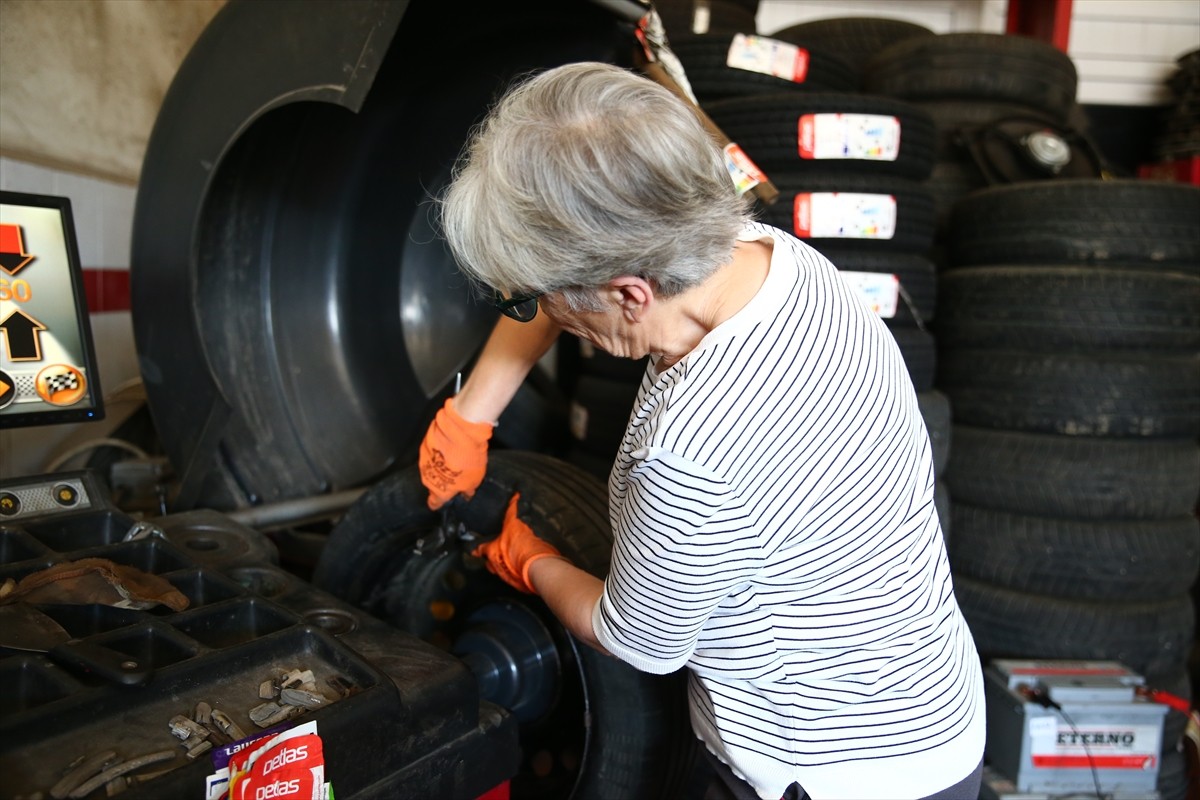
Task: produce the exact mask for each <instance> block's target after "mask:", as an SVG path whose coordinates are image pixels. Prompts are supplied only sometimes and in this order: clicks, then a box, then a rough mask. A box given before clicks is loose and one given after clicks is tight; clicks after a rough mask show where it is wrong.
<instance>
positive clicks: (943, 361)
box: [0, 0, 1200, 800]
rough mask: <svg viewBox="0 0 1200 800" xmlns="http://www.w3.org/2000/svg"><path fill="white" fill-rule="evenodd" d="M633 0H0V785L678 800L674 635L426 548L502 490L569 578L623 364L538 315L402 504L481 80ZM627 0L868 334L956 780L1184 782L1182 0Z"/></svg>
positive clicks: (679, 730) (1191, 652)
mask: <svg viewBox="0 0 1200 800" xmlns="http://www.w3.org/2000/svg"><path fill="white" fill-rule="evenodd" d="M648 8H649V4H644V6H643V4H642V3H640V0H569V2H568V1H567V0H529V2H526V3H522V4H520V5H519V6H516V5H514V6H512V7H508V6H506V7H505V8H504V9H503V10H500V9H498V8H496V7H494V6H493V5H491V4H488V5H484V4H480V3H470V2H449V1H448V0H408V1H407V2H406V1H405V0H351V1H350V2H337V1H336V0H272V1H271V2H265V1H264V0H174V1H173V2H170V3H167V2H161V0H64V2H58V3H45V2H38V1H37V0H0V109H2V112H0V192H2V193H3V194H2V196H0V197H2V199H0V213H2V216H0V229H2V231H0V232H2V233H3V236H2V238H0V268H2V269H3V273H0V333H3V339H2V341H0V345H3V348H4V349H3V351H2V352H0V357H2V358H0V630H3V631H6V632H0V637H2V638H0V676H3V680H0V775H3V776H5V777H4V778H3V779H2V780H0V797H5V798H13V800H18V799H19V800H33V798H39V799H41V798H52V797H53V798H61V797H79V798H83V797H87V798H96V797H102V796H107V797H112V796H121V797H127V798H130V800H137V799H138V798H169V797H178V798H185V797H187V798H219V797H221V796H222V791H225V792H227V791H228V785H229V781H230V773H231V770H230V765H231V764H233V765H235V766H236V765H238V764H241V763H243V762H242V761H241V759H243V758H245V756H246V754H247V753H252V752H257V751H258V749H259V748H263V746H264V745H266V744H267V743H272V744H279V743H286V742H292V745H293V748H295V747H296V746H304V747H306V748H307V753H308V755H306V756H305V758H304V761H303V765H304V767H305V769H306V770H308V771H307V772H305V773H304V774H305V776H307V777H306V778H305V780H307V781H308V782H309V783H308V784H305V787H304V789H303V792H307V793H305V794H303V796H305V797H308V796H313V797H318V796H322V797H323V796H328V797H332V796H333V795H332V793H327V794H321V792H322V791H324V792H329V789H328V787H329V786H332V789H333V791H336V793H337V796H338V797H343V798H363V799H364V800H372V799H374V798H380V799H381V800H382V798H430V799H431V800H474V799H475V798H480V799H481V800H482V799H486V800H502V799H503V798H513V799H514V800H542V799H545V800H558V799H559V798H562V799H564V800H566V799H567V798H570V799H571V800H655V799H656V798H661V799H662V800H676V799H678V800H708V799H709V798H710V797H714V796H715V795H712V794H711V792H712V788H711V781H712V776H711V770H710V768H709V767H708V765H707V762H706V760H705V759H704V758H703V754H702V748H703V745H702V744H700V742H699V741H698V740H697V739H696V738H695V736H694V735H693V733H692V731H691V727H690V724H689V721H688V714H687V697H686V675H685V673H686V670H681V671H680V672H679V673H673V674H669V675H663V676H655V675H650V674H647V673H642V672H638V671H636V670H634V669H633V668H632V667H629V666H628V665H626V664H624V663H622V662H620V661H617V660H615V659H611V658H607V657H604V656H602V655H600V654H598V653H596V652H595V651H593V650H591V649H590V648H588V647H586V646H584V645H583V644H581V643H579V642H578V641H576V640H575V639H574V638H573V637H572V636H571V635H570V634H569V633H567V631H566V630H565V629H564V628H563V627H562V626H561V625H560V624H559V623H558V622H557V621H556V620H555V618H554V616H553V615H552V614H551V613H550V612H549V611H548V610H547V608H546V607H545V606H544V604H542V603H541V602H540V601H539V600H538V598H537V597H536V596H530V595H523V594H519V593H517V592H515V591H513V590H511V589H509V588H507V587H506V586H505V585H504V584H503V583H501V582H500V581H499V580H497V579H496V578H494V577H493V576H492V575H490V574H489V573H488V572H487V571H486V570H485V569H484V565H483V563H482V562H481V561H480V559H478V558H476V557H473V556H472V555H470V552H469V551H470V548H471V547H472V546H473V545H474V543H476V542H478V541H480V540H485V539H491V538H493V537H495V536H497V535H498V533H499V531H500V528H501V525H502V521H503V517H504V512H505V503H506V501H507V499H508V498H509V497H511V496H512V494H513V492H514V491H517V490H519V491H521V492H522V493H524V494H525V495H526V496H529V497H533V498H535V500H536V503H535V505H536V508H534V510H533V511H532V512H531V516H530V520H529V522H530V524H531V525H532V526H533V528H534V529H535V530H536V531H538V532H539V534H540V535H543V536H546V537H548V538H551V539H552V540H554V541H555V543H556V544H557V546H559V547H560V548H561V549H562V550H563V552H564V553H565V554H567V555H569V556H570V557H571V559H572V560H573V561H575V563H577V564H578V565H579V566H581V567H583V568H584V569H586V570H588V571H589V572H592V573H593V574H596V575H598V576H600V577H603V576H604V575H605V574H606V573H607V570H608V564H609V558H610V552H609V551H610V550H611V547H612V539H613V534H612V531H611V529H610V523H609V511H608V500H607V478H608V473H609V470H610V468H611V466H612V461H613V455H614V453H615V452H616V450H617V448H618V446H619V445H620V442H621V439H622V436H623V434H624V432H625V428H626V425H627V423H628V420H629V409H630V407H631V404H632V403H633V401H634V398H635V395H636V394H637V392H638V388H639V385H640V384H641V381H642V376H643V374H644V373H645V370H646V365H647V363H646V359H642V360H640V361H632V360H628V359H620V358H616V357H614V356H611V355H608V354H607V353H604V352H603V351H601V350H599V349H597V348H595V347H593V346H592V345H591V344H590V343H589V342H587V341H585V340H582V339H579V338H576V337H573V336H571V335H570V334H566V333H564V334H563V335H562V336H561V337H560V339H559V340H558V341H557V343H556V345H555V347H554V348H553V350H552V352H551V354H550V355H548V356H547V357H546V358H545V359H543V360H542V362H541V363H539V365H538V367H537V368H536V369H535V370H534V371H533V372H532V373H531V374H530V375H529V377H528V378H527V379H526V381H525V383H524V384H523V385H522V386H521V388H520V389H519V390H518V392H517V395H516V397H515V398H514V400H513V402H512V403H511V404H510V405H509V407H508V409H507V410H506V412H505V414H504V415H502V416H501V417H500V419H499V422H498V425H497V427H496V431H495V436H494V439H493V441H492V445H491V453H490V458H489V462H488V465H489V466H488V474H487V476H486V478H485V480H484V483H483V484H482V486H481V487H480V489H479V491H478V492H477V494H476V496H475V498H474V499H472V501H471V502H470V503H461V504H456V505H455V506H454V509H453V511H452V512H450V513H442V514H438V513H434V512H431V511H430V510H429V508H428V507H427V505H426V502H425V498H426V490H425V489H424V487H423V486H422V484H421V481H420V476H419V474H418V470H417V467H416V461H417V449H418V445H419V444H420V442H421V439H422V436H423V435H424V434H425V431H426V430H427V428H428V427H429V425H430V423H431V421H432V419H433V417H434V414H435V413H436V412H437V411H438V409H439V408H440V407H441V406H442V405H443V403H444V402H445V401H446V399H447V398H448V397H450V396H452V395H453V394H454V392H455V391H456V385H457V383H459V382H461V380H462V378H463V376H464V375H468V374H470V371H471V368H472V366H473V364H474V363H475V360H476V359H477V358H478V356H479V352H480V349H481V348H482V346H483V344H484V342H485V340H486V338H487V336H488V334H489V332H490V331H491V330H492V327H493V325H494V324H495V322H496V320H497V318H498V314H497V313H496V312H495V311H494V310H493V309H492V308H491V306H490V305H489V303H487V302H485V301H484V300H482V299H481V298H480V297H478V296H477V294H476V293H475V292H473V291H472V289H471V287H470V286H469V284H468V282H467V280H466V279H465V278H464V277H463V275H462V274H461V272H460V271H459V270H458V268H457V265H456V264H455V262H454V258H453V256H452V255H451V254H450V252H449V250H448V248H447V247H446V246H445V245H444V243H443V241H442V239H441V238H440V234H439V231H438V229H437V225H436V222H435V215H434V213H433V206H432V203H431V198H433V197H435V196H436V195H437V194H438V193H439V191H440V190H442V189H443V188H444V187H445V185H446V184H447V182H448V181H449V180H450V177H451V174H452V169H453V166H454V164H455V160H456V158H457V157H458V155H459V153H460V150H461V148H462V146H463V143H464V141H465V140H466V138H467V136H468V134H469V132H470V131H471V130H472V127H473V126H474V125H475V124H476V123H478V122H479V120H480V119H481V118H482V115H483V113H484V112H485V111H486V109H487V108H488V107H489V105H490V104H491V103H493V102H494V101H495V100H496V99H497V97H498V96H499V94H500V93H501V92H502V90H503V88H504V87H505V86H507V85H509V84H510V83H511V82H512V81H513V80H515V79H516V78H518V77H519V76H522V75H525V74H528V73H530V72H532V71H538V70H543V69H546V68H549V67H553V66H557V65H561V64H566V63H569V62H574V61H603V62H609V63H612V64H616V65H618V66H622V67H628V68H630V69H638V68H639V64H640V61H639V56H638V50H637V47H636V45H635V42H636V40H635V38H634V35H633V31H634V29H635V27H636V25H637V21H638V20H639V19H640V18H644V14H645V13H646V11H647V10H648ZM653 9H654V11H655V12H656V14H657V16H658V18H659V19H660V20H661V22H662V25H663V27H664V29H665V31H666V35H667V39H668V42H669V46H670V49H671V51H672V52H673V53H674V54H675V55H676V56H678V59H679V62H680V64H681V65H682V68H683V73H684V74H685V75H686V78H687V82H688V84H689V87H688V88H689V89H690V92H691V96H692V97H693V98H694V101H695V105H696V108H697V110H698V111H699V112H701V113H702V114H703V115H704V116H705V117H706V118H707V119H708V120H711V122H712V123H713V124H714V125H715V127H716V128H717V129H719V131H720V133H721V134H722V135H723V136H724V137H726V138H727V140H729V141H731V142H733V143H736V144H737V145H738V146H739V147H740V148H741V151H742V152H743V153H744V155H745V156H746V157H747V158H749V159H750V160H751V161H752V162H753V163H754V164H755V165H757V167H759V168H761V170H762V172H763V173H765V177H766V180H765V181H764V182H763V183H762V184H760V185H759V186H758V187H756V188H755V189H754V190H753V191H754V192H755V194H756V196H757V200H756V206H755V207H756V214H757V217H758V219H760V220H762V221H763V222H765V223H767V224H770V225H773V226H775V227H778V228H780V229H782V230H785V231H787V232H788V233H791V234H793V235H795V236H797V237H798V238H800V239H801V240H803V241H805V242H806V243H807V244H809V245H811V246H812V247H814V248H816V249H817V250H818V251H820V252H821V253H822V254H824V255H825V256H827V257H828V258H829V260H830V261H831V262H833V264H835V265H836V266H837V268H838V269H839V270H840V271H842V272H843V274H844V276H845V279H846V280H847V282H848V283H850V284H851V285H852V286H853V287H854V288H855V290H856V291H857V292H858V293H859V294H860V295H861V296H862V298H863V299H864V302H866V303H867V304H868V305H869V306H871V307H872V308H873V309H874V310H875V311H876V312H877V313H878V314H879V315H880V316H881V317H883V319H884V322H885V324H886V326H887V328H888V330H889V332H890V333H891V334H892V336H893V337H894V339H895V342H896V344H897V346H898V348H899V351H900V353H901V354H902V356H903V358H904V362H905V365H906V367H907V369H908V373H909V378H910V379H911V382H912V384H913V388H914V390H915V392H916V396H917V400H918V402H919V405H920V410H921V415H922V417H923V419H924V422H925V425H926V427H927V429H928V434H929V438H930V442H931V445H932V450H933V459H934V468H935V476H936V481H937V482H936V495H935V498H936V502H937V511H938V516H939V519H940V523H941V528H942V533H943V536H944V540H945V546H946V553H947V557H948V559H949V564H950V569H951V571H952V573H953V579H954V592H955V596H956V598H957V601H958V604H959V605H960V606H961V608H962V610H963V614H964V616H965V617H966V620H967V622H968V623H969V625H970V628H971V632H972V635H973V637H974V639H975V644H976V647H977V648H978V650H979V653H980V656H981V657H982V658H983V663H984V667H985V678H986V682H985V686H986V691H987V706H988V741H987V748H986V751H985V764H986V766H985V771H984V783H983V787H982V789H981V792H980V795H979V797H981V798H996V799H997V800H1000V799H1001V798H1003V799H1004V800H1018V799H1019V800H1050V799H1051V798H1084V797H1093V798H1094V797H1101V798H1111V799H1112V800H1143V798H1144V799H1145V800H1153V799H1154V798H1159V799H1160V800H1185V799H1186V800H1196V799H1197V798H1200V759H1198V755H1197V754H1198V753H1200V716H1197V715H1196V713H1195V711H1194V710H1193V701H1192V698H1193V691H1194V690H1193V687H1194V686H1195V685H1196V682H1197V680H1200V649H1197V634H1196V626H1195V603H1196V598H1197V588H1196V577H1197V574H1198V572H1200V518H1198V514H1200V6H1198V5H1197V4H1195V3H1194V2H1192V0H1142V2H1137V1H1136V0H894V1H893V0H887V1H886V2H884V0H846V1H845V2H836V1H835V0H666V1H665V2H661V1H660V2H654V3H653ZM747 47H758V48H764V47H765V48H769V49H770V52H771V53H773V54H775V55H778V54H780V53H784V54H787V55H788V56H789V57H793V56H794V55H795V54H796V53H801V54H802V56H801V58H802V63H803V69H798V70H797V71H796V72H794V73H792V74H789V75H786V76H785V75H782V74H781V73H779V72H778V71H775V72H772V71H771V69H769V68H768V69H766V70H764V69H762V68H761V66H753V65H750V66H748V65H747V63H746V62H745V61H742V62H738V61H737V59H736V58H735V57H734V55H733V54H734V53H735V52H739V48H743V52H744V49H745V48H747ZM759 52H761V50H760V51H759ZM797 63H801V62H797ZM868 119H869V120H872V121H875V122H878V121H879V120H884V121H885V122H884V125H883V128H882V131H883V132H882V133H873V134H871V135H872V136H875V137H877V138H875V139H871V142H872V144H873V145H874V146H875V149H874V150H871V151H870V152H867V151H865V150H864V151H857V152H854V153H851V154H849V155H847V154H845V153H842V154H839V155H834V156H831V155H828V153H829V150H830V148H834V149H836V148H839V147H843V146H845V147H848V148H851V149H852V146H858V145H860V144H861V143H862V141H863V139H862V138H861V137H860V138H854V137H855V135H857V134H856V133H855V132H854V131H851V127H853V125H856V124H859V122H856V121H861V120H868ZM847 120H849V121H850V122H848V121H847ZM862 124H864V125H865V123H862ZM856 130H857V129H856ZM798 131H799V133H798ZM806 136H807V138H806ZM822 152H825V153H826V155H822ZM839 198H840V199H839ZM847 198H857V200H856V202H857V203H858V205H856V206H854V207H850V206H848V205H846V204H845V201H846V200H847ZM862 198H868V199H869V202H868V200H863V199H862ZM63 200H65V201H67V202H66V203H65V204H64V203H63ZM868 205H869V206H870V208H869V209H868V208H867V206H868ZM864 209H866V210H864ZM47 212H54V213H57V214H59V215H60V216H57V217H54V219H56V220H61V228H60V229H61V230H62V231H63V233H62V235H61V236H59V238H58V239H56V240H55V241H56V242H57V244H56V245H55V246H56V247H58V248H59V249H60V250H61V254H60V256H54V257H53V258H50V257H47V256H50V251H49V249H47V250H45V251H39V250H38V249H37V240H36V238H34V236H35V233H34V232H35V231H38V230H41V229H40V228H38V227H37V223H36V222H35V220H37V219H42V218H43V216H41V215H44V214H46V213H47ZM55 225H59V223H57V222H56V223H55ZM47 247H48V248H49V246H47ZM39 255H43V261H42V263H46V262H47V261H52V262H53V263H59V261H61V268H62V275H61V276H60V283H59V284H58V287H59V289H58V290H61V292H62V294H61V295H56V296H55V298H54V299H53V301H52V302H51V303H49V304H45V303H42V304H35V299H34V297H33V291H36V288H38V287H37V284H36V280H37V276H38V275H39V274H40V273H38V272H37V268H36V266H35V265H37V264H38V261H37V257H38V256H39ZM55 259H57V260H55ZM31 285H33V286H34V290H31V289H30V288H29V287H30V286H31ZM46 291H47V292H49V291H50V290H49V289H47V290H46ZM39 296H40V295H39ZM51 320H53V322H52V323H51V324H52V325H54V326H57V325H58V324H61V325H63V328H62V329H59V330H65V329H66V328H69V327H71V326H72V325H75V326H76V328H75V329H74V335H75V336H76V337H77V338H76V340H75V341H74V343H71V342H70V341H68V340H67V339H66V338H64V337H63V335H62V334H60V335H58V336H52V335H51V334H53V333H57V332H58V331H57V330H55V329H54V328H48V327H47V326H46V324H45V323H47V322H50V321H51ZM56 353H58V354H59V355H55V354H56ZM72 358H73V359H74V360H71V359H72ZM55 359H58V360H68V361H69V363H71V366H70V367H69V368H59V367H57V366H47V365H49V364H50V362H51V361H54V360H55ZM46 369H49V370H50V373H48V372H47V371H46ZM55 369H59V371H58V372H57V373H54V372H53V371H54V370H55ZM51 373H53V374H51ZM47 375H50V377H45V376H47ZM62 381H75V383H73V384H72V385H73V386H77V387H78V386H79V385H80V383H82V384H84V385H85V386H86V387H87V388H86V391H85V390H84V389H83V388H79V390H78V391H77V392H76V393H75V394H74V395H72V399H71V400H70V402H67V401H64V400H61V399H60V398H59V397H58V396H56V395H55V394H54V392H55V391H58V389H57V387H59V386H62V385H63V384H62V383H61V382H62ZM47 387H48V388H47ZM1031 687H1033V689H1036V691H1033V690H1031ZM1042 690H1045V691H1042ZM1038 692H1041V694H1038ZM251 740H252V741H251ZM263 749H264V751H265V748H263ZM271 752H272V753H273V752H275V751H271ZM280 752H282V753H289V752H295V750H291V751H289V750H286V749H285V750H282V751H280ZM239 753H240V755H239ZM231 759H232V761H231ZM283 760H284V761H286V759H283ZM277 766H279V767H280V768H282V767H283V766H285V764H283V762H282V761H281V762H280V763H279V764H278V765H277ZM292 766H294V765H292ZM222 770H224V773H222ZM234 773H236V769H235V770H234ZM289 774H290V773H289ZM309 784H311V785H309ZM296 791H300V790H296ZM281 796H289V797H290V796H301V795H300V794H287V795H281ZM817 800H819V798H818V799H817Z"/></svg>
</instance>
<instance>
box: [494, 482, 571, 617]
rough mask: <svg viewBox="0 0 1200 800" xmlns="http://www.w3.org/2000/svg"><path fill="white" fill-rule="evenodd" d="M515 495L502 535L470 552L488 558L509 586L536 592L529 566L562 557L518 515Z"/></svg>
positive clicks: (501, 578) (516, 495)
mask: <svg viewBox="0 0 1200 800" xmlns="http://www.w3.org/2000/svg"><path fill="white" fill-rule="evenodd" d="M520 497H521V495H520V493H517V494H514V495H513V497H512V500H510V501H509V503H508V511H507V512H506V513H505V515H504V527H503V528H501V530H500V535H499V536H498V537H497V538H495V539H493V540H492V541H490V542H484V543H483V544H481V545H479V546H478V547H476V548H475V549H474V550H473V551H471V555H474V556H479V557H480V558H486V559H487V568H488V570H489V571H490V572H492V573H493V574H495V575H497V576H499V578H500V580H502V581H504V582H505V583H507V584H508V585H509V586H511V587H513V588H514V589H517V590H519V591H522V592H525V593H526V594H533V593H534V591H533V585H532V584H531V583H530V582H529V565H530V564H532V563H533V562H535V561H537V560H538V559H539V558H548V557H551V556H553V557H555V558H562V557H563V555H562V553H560V552H558V548H556V547H555V546H554V545H552V544H550V543H549V542H547V541H546V540H544V539H539V538H538V537H537V534H535V533H534V532H533V529H532V528H530V527H529V526H528V525H526V524H525V523H524V522H522V521H521V520H520V518H519V517H517V500H518V499H520Z"/></svg>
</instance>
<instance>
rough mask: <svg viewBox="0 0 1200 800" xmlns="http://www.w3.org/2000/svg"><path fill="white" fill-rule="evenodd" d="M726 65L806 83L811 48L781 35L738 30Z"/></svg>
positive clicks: (726, 58)
mask: <svg viewBox="0 0 1200 800" xmlns="http://www.w3.org/2000/svg"><path fill="white" fill-rule="evenodd" d="M725 65H726V66H729V67H732V68H733V69H744V70H747V71H748V72H758V73H761V74H763V75H774V76H775V77H776V78H783V79H784V80H785V81H792V82H793V83H804V79H805V78H807V77H808V51H807V50H805V49H804V48H803V47H797V46H796V45H794V44H791V43H789V42H781V41H779V40H778V39H769V38H767V37H766V36H754V35H748V34H745V33H736V34H734V36H733V41H732V42H731V43H730V44H729V54H728V55H727V56H726V57H725Z"/></svg>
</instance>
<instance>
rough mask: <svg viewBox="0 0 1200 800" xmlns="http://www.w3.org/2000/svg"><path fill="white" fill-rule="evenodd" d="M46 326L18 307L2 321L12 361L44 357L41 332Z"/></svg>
mask: <svg viewBox="0 0 1200 800" xmlns="http://www.w3.org/2000/svg"><path fill="white" fill-rule="evenodd" d="M44 330H46V326H45V325H43V324H42V323H40V322H38V321H37V320H36V319H34V318H33V317H31V316H29V315H28V314H26V313H25V312H24V311H21V310H20V309H17V310H16V311H14V312H12V313H11V314H9V315H8V316H7V317H5V318H4V320H3V321H2V322H0V331H4V346H5V349H6V350H7V351H8V357H9V359H10V360H12V361H40V360H41V358H42V337H41V332H42V331H44Z"/></svg>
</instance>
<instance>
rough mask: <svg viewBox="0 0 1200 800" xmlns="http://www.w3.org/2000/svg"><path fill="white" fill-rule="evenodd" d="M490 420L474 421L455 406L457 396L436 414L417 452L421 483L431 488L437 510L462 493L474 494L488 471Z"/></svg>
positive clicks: (433, 506) (434, 509)
mask: <svg viewBox="0 0 1200 800" xmlns="http://www.w3.org/2000/svg"><path fill="white" fill-rule="evenodd" d="M491 438H492V424H491V423H490V422H471V421H470V420H467V419H464V418H463V417H462V416H461V415H460V414H459V413H458V411H456V410H455V408H454V398H453V397H448V398H446V402H445V403H444V404H443V405H442V408H441V410H439V411H438V413H437V416H435V417H434V418H433V423H432V424H431V425H430V426H429V430H428V431H426V432H425V439H424V440H423V441H422V442H421V448H420V451H419V453H418V456H417V465H418V467H420V470H421V483H423V484H425V488H426V489H428V490H429V508H430V510H432V511H437V510H438V509H439V508H441V507H442V506H444V505H446V503H448V502H450V501H451V500H453V499H454V497H455V496H456V495H458V494H464V495H466V496H467V497H471V496H473V495H474V494H475V490H476V489H478V488H479V484H481V483H483V476H484V473H486V472H487V451H488V440H489V439H491Z"/></svg>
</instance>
